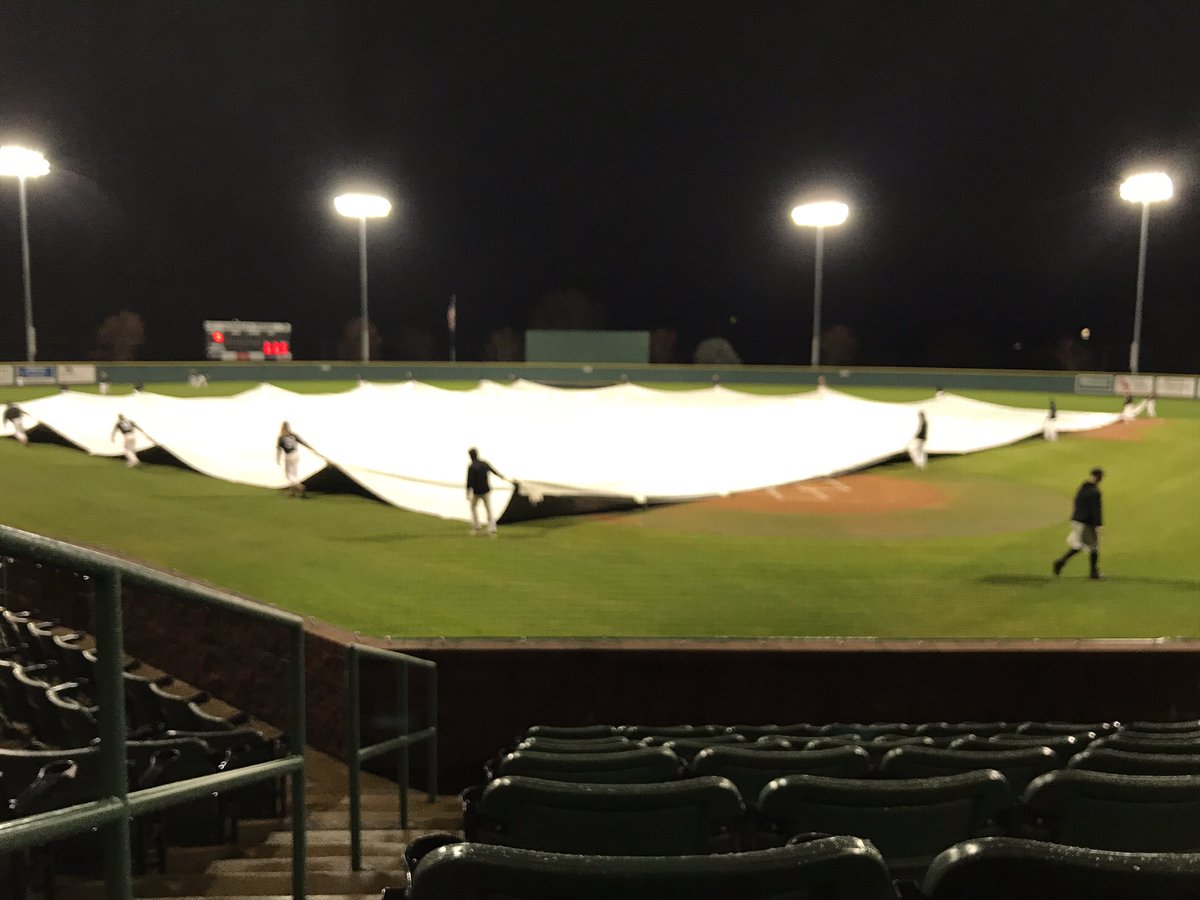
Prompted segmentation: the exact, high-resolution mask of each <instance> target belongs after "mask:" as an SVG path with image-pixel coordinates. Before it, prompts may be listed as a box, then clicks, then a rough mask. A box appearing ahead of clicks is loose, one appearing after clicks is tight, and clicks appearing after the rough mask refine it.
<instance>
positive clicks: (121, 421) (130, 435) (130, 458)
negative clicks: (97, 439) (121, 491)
mask: <svg viewBox="0 0 1200 900" xmlns="http://www.w3.org/2000/svg"><path fill="white" fill-rule="evenodd" d="M138 431H142V429H140V428H138V426H137V423H136V422H134V421H133V420H132V419H127V418H125V414H124V413H117V424H116V425H114V426H113V430H112V434H111V435H109V438H108V439H109V441H115V440H116V439H117V432H120V433H121V439H122V442H123V443H124V445H125V467H126V468H127V469H132V468H135V467H136V466H140V465H141V464H142V461H141V460H140V459H138V455H137V449H136V448H137V434H136V432H138ZM145 433H146V432H144V431H142V434H145Z"/></svg>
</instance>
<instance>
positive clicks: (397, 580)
mask: <svg viewBox="0 0 1200 900" xmlns="http://www.w3.org/2000/svg"><path fill="white" fill-rule="evenodd" d="M248 386H249V385H245V384H237V383H218V384H214V385H212V386H210V387H208V388H206V389H204V390H205V391H206V392H207V393H209V394H210V395H211V394H216V393H232V392H234V391H236V390H241V389H244V388H246V387H248ZM284 386H285V387H287V388H288V389H289V390H312V391H316V390H321V391H329V390H336V389H338V387H339V386H338V385H336V384H331V383H329V382H324V383H320V384H297V383H294V382H289V383H287V384H286V385H284ZM443 386H452V385H443ZM341 387H349V385H344V386H341ZM148 389H149V390H157V391H161V392H164V393H179V394H191V393H194V392H193V391H192V390H191V389H189V388H187V387H184V386H180V385H171V386H162V387H159V386H155V385H149V386H148ZM763 390H766V389H763ZM6 393H7V395H8V396H7V398H6V399H13V400H17V401H20V400H22V399H26V398H30V397H33V396H36V395H37V393H38V391H36V389H31V388H26V389H12V390H9V391H7V392H6ZM41 393H44V391H41ZM852 393H857V394H859V395H861V396H866V397H870V398H873V399H884V400H912V399H918V398H920V397H922V396H927V392H926V391H920V390H905V389H884V388H880V389H863V390H861V391H852ZM964 393H966V394H967V395H968V396H972V397H977V398H979V399H983V400H989V401H992V402H997V403H1004V404H1009V405H1013V406H1030V407H1041V406H1043V405H1044V404H1045V402H1046V398H1045V397H1044V396H1042V395H1040V394H1019V393H999V392H988V391H978V392H964ZM1058 401H1059V406H1060V407H1061V408H1062V409H1080V410H1104V411H1111V412H1115V411H1116V410H1117V408H1118V406H1119V401H1118V400H1117V399H1116V398H1113V397H1060V398H1058ZM1158 409H1159V416H1160V418H1158V419H1155V420H1145V419H1143V420H1139V421H1137V422H1135V423H1132V424H1128V425H1116V426H1112V427H1110V428H1106V429H1101V430H1100V431H1097V432H1092V433H1088V434H1084V435H1064V436H1063V437H1062V438H1061V439H1060V440H1059V441H1058V442H1057V443H1047V442H1044V441H1042V440H1030V441H1025V442H1023V443H1020V444H1017V445H1015V446H1011V447H1006V448H1002V449H998V450H991V451H987V452H984V453H979V454H975V455H972V456H967V457H936V458H934V459H932V460H931V462H930V465H929V468H928V469H927V470H925V471H923V472H918V471H916V470H914V469H913V467H912V466H911V465H910V464H908V463H907V462H899V461H897V462H896V463H892V464H887V465H883V466H879V467H876V468H874V469H872V470H870V471H869V472H865V473H859V474H855V475H849V476H845V477H842V478H838V479H822V480H819V481H814V482H810V483H805V484H798V485H788V486H785V487H781V488H777V489H772V490H769V491H763V492H755V493H753V494H743V495H735V496H732V497H727V498H721V499H717V500H710V501H701V502H696V503H689V504H680V505H674V506H664V507H658V508H652V509H640V510H633V511H628V512H621V513H610V514H597V515H590V516H572V517H563V518H556V519H543V520H537V521H531V522H526V523H517V524H513V525H508V526H505V527H502V528H501V530H500V536H499V537H498V538H496V539H487V538H473V537H472V536H471V535H470V534H469V533H468V529H467V527H466V526H464V525H462V524H461V523H458V522H448V521H443V520H440V519H436V518H431V517H428V516H422V515H416V514H412V513H407V512H404V511H401V510H398V509H395V508H393V507H390V506H387V505H385V504H384V503H381V502H378V501H376V500H373V499H370V498H368V497H364V496H362V495H360V494H357V493H353V492H344V493H342V492H333V493H329V492H320V491H314V492H312V494H313V495H312V497H311V499H308V500H305V501H301V500H296V499H289V498H286V497H285V496H283V495H282V494H280V493H276V492H272V491H266V490H262V489H258V488H251V487H242V486H238V485H234V484H228V483H225V482H221V481H217V480H214V479H211V478H206V477H204V476H202V475H199V474H196V473H194V472H191V471H188V470H186V469H183V468H181V467H178V466H173V465H169V464H152V463H147V464H146V465H143V466H142V467H141V468H140V469H135V470H127V469H126V468H125V467H124V465H123V464H122V462H121V461H120V460H119V459H100V458H93V457H89V456H87V455H86V454H84V453H82V452H80V451H78V450H76V449H74V448H71V447H67V446H62V445H59V444H54V443H36V442H35V443H34V444H32V445H31V446H29V447H27V448H25V447H21V446H20V445H18V444H17V443H16V442H15V441H12V440H0V522H3V523H4V524H7V525H12V526H15V527H18V528H23V529H27V530H30V531H35V532H39V533H42V534H47V535H51V536H54V537H60V538H63V539H66V540H70V541H75V542H79V543H83V544H87V545H90V546H94V547H98V548H102V549H106V550H110V551H112V552H115V553H118V554H120V555H123V556H126V557H129V558H132V559H136V560H139V561H144V562H146V563H149V564H151V565H154V566H158V567H162V568H166V569H170V570H174V571H177V572H180V573H182V574H185V575H187V576H190V577H195V578H199V579H202V580H204V581H207V582H211V583H213V584H216V585H219V586H222V587H225V588H227V589H230V590H232V591H235V592H238V593H241V594H244V595H246V596H249V597H252V598H255V599H258V600H262V601H267V602H271V603H275V604H277V605H279V606H281V607H284V608H287V609H290V610H294V611H296V612H298V613H302V614H304V615H309V616H315V617H317V618H319V619H322V620H325V621H328V622H331V623H333V624H336V625H339V626H342V627H345V628H349V629H352V630H355V631H359V632H362V633H363V634H369V635H375V636H384V635H393V636H405V637H437V636H448V637H468V636H495V637H521V636H527V637H550V636H554V637H559V636H572V637H676V636H679V637H709V636H754V637H762V636H781V637H783V636H788V637H790V636H879V637H1023V638H1026V637H1047V638H1050V637H1054V638H1057V637H1157V636H1175V635H1187V636H1193V637H1194V636H1196V635H1197V634H1200V614H1198V609H1200V552H1197V549H1198V546H1200V544H1198V542H1197V538H1196V532H1195V526H1196V525H1197V523H1198V522H1200V477H1198V476H1197V474H1196V462H1195V448H1196V447H1197V446H1200V403H1198V402H1195V401H1169V400H1161V401H1159V404H1158ZM216 439H219V436H216V435H214V440H216ZM264 452H265V453H271V452H272V449H271V448H269V447H268V448H264ZM493 462H496V463H497V465H499V466H501V467H503V461H502V460H493ZM1097 465H1098V466H1103V467H1104V469H1105V471H1106V472H1107V475H1106V477H1105V480H1104V482H1103V485H1102V487H1103V489H1104V504H1105V522H1106V524H1105V527H1104V529H1103V536H1102V553H1101V558H1100V564H1101V569H1102V570H1103V571H1104V574H1105V577H1104V579H1103V580H1100V581H1092V580H1089V579H1088V578H1087V577H1086V574H1087V572H1086V570H1087V563H1086V560H1085V559H1084V558H1083V557H1082V556H1081V557H1078V558H1076V559H1075V560H1073V561H1072V563H1071V564H1070V565H1069V566H1068V567H1067V569H1066V571H1065V572H1064V573H1063V575H1062V577H1060V578H1055V577H1054V576H1053V575H1052V574H1051V571H1050V563H1051V560H1052V559H1053V558H1054V557H1055V556H1057V555H1059V554H1060V553H1061V552H1062V550H1063V549H1064V546H1065V545H1064V538H1065V535H1066V532H1067V518H1068V516H1069V513H1070V503H1071V497H1072V495H1073V493H1074V491H1075V489H1076V488H1077V487H1078V485H1079V483H1080V482H1081V481H1082V480H1083V479H1084V478H1085V477H1086V475H1087V472H1088V470H1089V469H1090V468H1092V467H1093V466H1097ZM464 467H465V466H464ZM464 502H465V501H464Z"/></svg>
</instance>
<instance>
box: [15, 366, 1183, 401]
mask: <svg viewBox="0 0 1200 900" xmlns="http://www.w3.org/2000/svg"><path fill="white" fill-rule="evenodd" d="M22 371H25V372H26V373H27V375H28V377H23V376H22V374H21V373H22ZM193 372H196V373H203V374H204V375H206V376H207V377H208V378H209V380H211V381H252V382H253V381H270V382H274V383H278V384H286V383H287V382H288V381H353V380H354V379H356V378H359V377H362V378H365V379H366V380H368V381H406V380H410V379H416V380H417V381H480V380H487V381H499V382H504V381H513V380H516V379H518V378H523V379H527V380H530V381H538V382H542V383H546V384H559V385H567V386H578V387H590V386H596V385H603V384H617V383H620V382H624V381H632V382H636V383H639V384H656V383H659V384H662V383H672V384H695V385H707V384H726V385H738V384H760V385H779V386H794V387H797V388H805V387H813V386H815V385H816V384H817V380H818V378H821V377H823V378H824V379H825V381H826V383H827V384H828V385H829V386H830V387H832V388H847V387H911V388H926V389H928V390H930V391H932V390H933V389H934V387H937V386H940V387H943V388H945V389H946V390H948V391H963V390H999V391H1037V392H1041V393H1046V394H1058V395H1063V394H1071V393H1079V394H1102V395H1113V394H1117V395H1123V394H1129V393H1132V394H1135V395H1139V396H1144V395H1146V394H1149V393H1150V392H1151V391H1152V390H1157V391H1158V393H1159V396H1162V397H1180V398H1193V397H1196V396H1197V390H1198V379H1197V376H1195V375H1187V374H1176V375H1168V374H1159V375H1128V374H1125V373H1106V372H1095V373H1074V372H1036V371H1011V370H1000V369H995V370H986V369H895V368H818V369H813V368H810V367H807V366H805V367H788V366H692V365H611V364H578V363H437V362H433V363H430V362H407V363H405V362H401V363H389V362H380V363H371V364H369V365H367V366H363V365H361V364H360V363H346V362H327V363H322V362H269V363H250V362H246V363H214V362H181V363H94V364H93V363H47V364H38V365H36V366H24V365H22V364H20V363H13V364H0V387H3V386H7V385H11V384H14V383H16V382H18V381H20V382H23V383H25V384H55V383H62V384H90V383H92V382H93V381H94V379H95V378H96V377H97V376H99V375H107V377H108V378H109V380H110V381H111V382H112V383H113V384H154V383H170V382H179V383H184V382H186V381H187V379H188V375H189V374H191V373H193Z"/></svg>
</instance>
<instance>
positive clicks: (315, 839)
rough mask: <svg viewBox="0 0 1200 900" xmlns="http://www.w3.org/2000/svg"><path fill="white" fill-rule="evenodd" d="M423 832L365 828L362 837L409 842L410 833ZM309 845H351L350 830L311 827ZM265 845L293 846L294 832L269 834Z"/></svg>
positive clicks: (365, 838) (370, 839) (368, 839)
mask: <svg viewBox="0 0 1200 900" xmlns="http://www.w3.org/2000/svg"><path fill="white" fill-rule="evenodd" d="M414 833H415V834H423V833H425V832H424V831H418V830H417V829H408V830H407V831H406V830H404V829H400V828H370V829H368V828H364V829H363V832H362V839H363V840H364V841H388V842H391V843H398V844H407V843H408V842H409V841H410V840H411V838H410V837H409V835H410V834H414ZM306 837H307V838H308V846H309V847H312V846H313V845H314V844H345V845H346V846H347V847H349V846H350V831H349V830H348V829H346V828H344V827H343V828H310V829H309V830H308V832H307V835H306ZM263 845H265V846H268V847H273V846H280V845H284V846H287V847H290V846H292V833H291V832H290V831H276V832H274V833H273V834H269V835H267V837H266V838H265V839H264V840H263Z"/></svg>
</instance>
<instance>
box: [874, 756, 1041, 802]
mask: <svg viewBox="0 0 1200 900" xmlns="http://www.w3.org/2000/svg"><path fill="white" fill-rule="evenodd" d="M1061 766H1062V762H1061V761H1060V760H1059V758H1058V755H1057V754H1056V753H1055V752H1054V751H1053V750H1051V749H1050V748H1049V747H1027V748H1024V749H1021V750H993V751H991V752H988V751H986V750H947V749H942V748H941V747H897V748H896V749H895V750H892V751H891V752H889V753H888V754H887V755H886V756H885V757H884V758H883V762H882V763H881V764H880V766H879V771H880V772H881V773H882V774H883V775H884V776H886V777H888V778H934V777H936V776H938V775H956V774H958V773H959V772H975V771H978V770H980V769H995V770H996V771H997V772H999V773H1000V774H1001V775H1003V776H1004V778H1005V780H1007V781H1008V784H1009V787H1011V788H1012V790H1013V793H1014V794H1019V793H1020V792H1021V791H1023V790H1025V785H1027V784H1029V782H1031V781H1033V779H1035V778H1037V777H1038V776H1039V775H1045V774H1046V773H1047V772H1053V771H1054V770H1055V769H1057V768H1059V767H1061Z"/></svg>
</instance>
